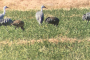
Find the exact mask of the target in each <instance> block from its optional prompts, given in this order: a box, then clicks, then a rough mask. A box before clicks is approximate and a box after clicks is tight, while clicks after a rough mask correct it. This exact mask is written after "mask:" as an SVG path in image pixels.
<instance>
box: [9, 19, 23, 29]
mask: <svg viewBox="0 0 90 60" xmlns="http://www.w3.org/2000/svg"><path fill="white" fill-rule="evenodd" d="M11 25H14V26H16V27H15V29H16V28H18V27H21V29H22V30H24V22H23V21H20V20H14V21H13V23H12V24H11Z"/></svg>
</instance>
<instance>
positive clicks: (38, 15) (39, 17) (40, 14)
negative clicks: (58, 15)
mask: <svg viewBox="0 0 90 60" xmlns="http://www.w3.org/2000/svg"><path fill="white" fill-rule="evenodd" d="M43 8H46V7H45V6H44V5H42V6H41V11H38V12H36V15H35V16H36V20H37V21H38V23H39V24H42V22H43V20H44V14H43Z"/></svg>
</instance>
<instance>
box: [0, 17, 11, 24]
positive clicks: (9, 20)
mask: <svg viewBox="0 0 90 60" xmlns="http://www.w3.org/2000/svg"><path fill="white" fill-rule="evenodd" d="M12 22H13V21H12V20H11V19H10V18H5V19H0V26H2V25H4V26H7V25H11V23H12Z"/></svg>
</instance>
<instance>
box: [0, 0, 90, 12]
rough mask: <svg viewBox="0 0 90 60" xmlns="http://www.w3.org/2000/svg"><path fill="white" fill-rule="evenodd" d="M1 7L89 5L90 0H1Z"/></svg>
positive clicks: (26, 7) (27, 8)
mask: <svg viewBox="0 0 90 60" xmlns="http://www.w3.org/2000/svg"><path fill="white" fill-rule="evenodd" d="M0 3H1V4H0V9H2V8H3V6H5V5H6V6H9V7H10V8H9V9H11V10H13V9H16V10H29V9H40V7H41V5H45V6H46V7H47V8H48V9H57V8H73V7H74V8H81V7H89V6H90V0H0Z"/></svg>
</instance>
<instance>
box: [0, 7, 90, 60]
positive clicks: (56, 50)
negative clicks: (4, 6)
mask: <svg viewBox="0 0 90 60" xmlns="http://www.w3.org/2000/svg"><path fill="white" fill-rule="evenodd" d="M1 12H2V11H1ZM43 12H44V20H45V19H46V18H47V17H49V16H55V17H57V18H59V20H60V22H59V25H58V26H57V27H56V26H54V25H51V24H46V23H45V22H43V24H42V25H41V26H40V25H39V24H38V22H37V21H36V19H35V13H36V11H34V10H30V11H17V10H15V11H9V10H8V11H7V12H6V15H5V17H9V18H11V19H12V20H22V21H24V23H25V26H24V27H25V31H22V30H21V29H20V28H18V29H16V30H15V26H7V27H5V26H0V42H2V41H9V42H12V44H11V45H8V43H7V44H3V43H0V60H8V59H9V60H89V59H90V57H89V56H90V54H89V52H90V51H89V50H90V43H89V42H88V41H87V40H86V38H88V37H89V36H90V26H89V25H90V24H88V25H87V22H86V21H83V20H82V15H83V14H85V13H87V12H89V9H88V10H87V9H70V10H63V9H60V10H44V11H43ZM64 36H66V37H67V38H75V39H80V40H81V41H82V40H84V41H83V42H80V43H78V42H73V43H70V42H59V43H57V44H56V43H50V42H48V41H44V42H43V43H42V42H39V43H34V44H30V43H26V44H14V43H13V42H14V41H18V40H26V41H30V40H39V39H42V40H43V39H47V40H48V39H50V38H55V39H56V38H59V37H64ZM59 40H60V39H59Z"/></svg>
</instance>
